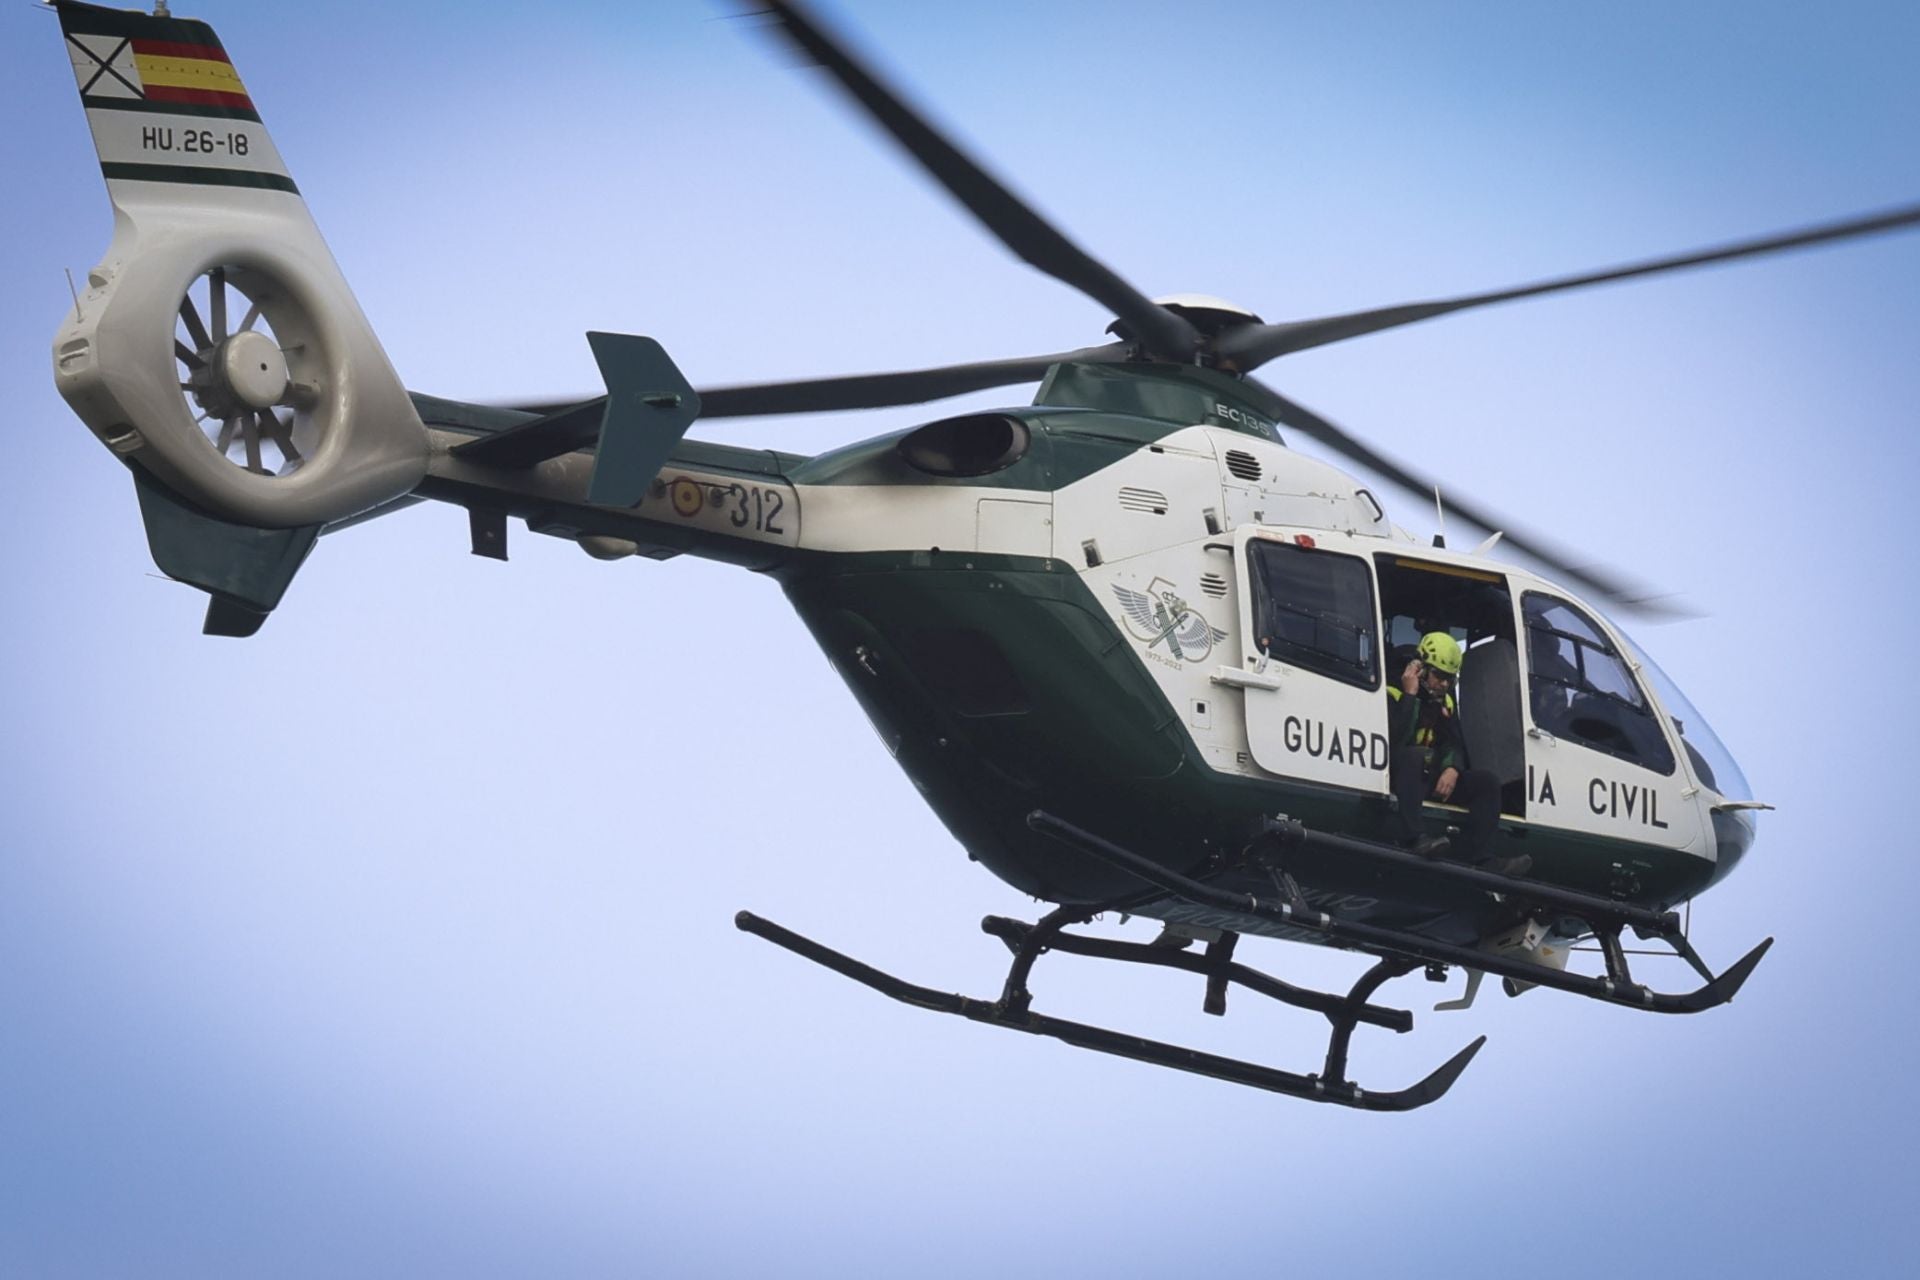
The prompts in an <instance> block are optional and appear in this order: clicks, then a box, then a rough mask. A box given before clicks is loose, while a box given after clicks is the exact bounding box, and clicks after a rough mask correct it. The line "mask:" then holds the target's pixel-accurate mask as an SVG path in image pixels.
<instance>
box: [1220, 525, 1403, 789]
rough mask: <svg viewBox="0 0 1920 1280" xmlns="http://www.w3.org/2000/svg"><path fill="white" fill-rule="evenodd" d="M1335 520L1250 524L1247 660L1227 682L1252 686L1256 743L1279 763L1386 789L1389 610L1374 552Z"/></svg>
mask: <svg viewBox="0 0 1920 1280" xmlns="http://www.w3.org/2000/svg"><path fill="white" fill-rule="evenodd" d="M1334 541H1338V542H1340V543H1345V542H1347V541H1349V540H1348V539H1347V538H1346V537H1344V536H1342V535H1338V534H1328V533H1327V531H1325V530H1292V529H1275V528H1272V527H1265V526H1252V525H1243V526H1241V527H1240V528H1239V529H1238V530H1236V531H1235V533H1234V558H1235V561H1236V563H1237V564H1238V565H1239V566H1241V569H1242V573H1241V576H1240V600H1239V604H1240V637H1241V648H1242V653H1241V657H1242V664H1241V666H1240V667H1239V668H1238V669H1235V668H1230V667H1229V668H1222V669H1221V670H1220V671H1219V672H1218V673H1217V674H1216V675H1215V677H1214V678H1215V680H1217V681H1218V682H1220V683H1223V684H1229V685H1237V686H1239V687H1241V688H1243V689H1245V690H1246V724H1247V749H1248V752H1249V753H1250V754H1251V755H1252V757H1253V761H1254V763H1255V764H1257V765H1259V766H1260V768H1262V769H1264V770H1265V771H1266V772H1268V773H1272V774H1278V775H1281V776H1283V777H1289V778H1300V779H1304V780H1306V781H1310V782H1317V783H1323V784H1327V785H1331V786H1337V787H1347V788H1352V789H1355V790H1361V791H1370V792H1375V793H1379V794H1383V795H1384V794H1385V793H1386V790H1387V759H1388V751H1387V735H1386V728H1387V711H1386V704H1385V702H1384V701H1383V699H1384V697H1385V694H1384V692H1383V691H1382V685H1381V662H1380V643H1379V640H1380V610H1379V605H1378V593H1377V592H1376V590H1375V587H1374V575H1373V566H1372V564H1371V563H1370V562H1369V560H1368V558H1367V557H1366V556H1364V555H1359V554H1355V553H1352V552H1349V551H1345V550H1336V549H1334V548H1332V547H1326V546H1321V545H1319V544H1320V543H1321V542H1334Z"/></svg>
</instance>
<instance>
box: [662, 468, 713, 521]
mask: <svg viewBox="0 0 1920 1280" xmlns="http://www.w3.org/2000/svg"><path fill="white" fill-rule="evenodd" d="M667 496H668V497H669V498H671V499H672V500H673V511H674V514H675V515H677V516H680V517H682V518H684V519H692V518H693V517H694V516H697V515H699V514H700V508H701V507H703V506H705V505H706V501H707V495H706V494H704V493H702V492H700V482H699V481H697V480H689V479H688V478H687V477H685V476H675V477H674V480H673V483H672V484H670V485H668V486H667Z"/></svg>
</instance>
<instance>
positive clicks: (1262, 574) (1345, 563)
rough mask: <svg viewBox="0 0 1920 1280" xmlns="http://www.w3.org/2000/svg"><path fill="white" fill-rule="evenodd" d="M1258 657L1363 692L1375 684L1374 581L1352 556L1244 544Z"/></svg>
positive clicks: (1363, 563) (1364, 564)
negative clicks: (1275, 659)
mask: <svg viewBox="0 0 1920 1280" xmlns="http://www.w3.org/2000/svg"><path fill="white" fill-rule="evenodd" d="M1247 556H1248V559H1250V560H1251V561H1252V566H1251V568H1252V576H1253V611H1254V618H1253V625H1254V634H1255V636H1256V637H1257V638H1258V642H1259V646H1260V652H1262V653H1264V654H1267V655H1268V656H1269V657H1273V658H1278V659H1279V660H1280V661H1282V662H1286V663H1291V664H1292V665H1294V666H1297V667H1304V668H1306V669H1307V670H1308V671H1316V672H1318V673H1320V674H1321V675H1323V676H1331V677H1333V678H1334V679H1335V680H1340V681H1344V682H1345V683H1347V684H1351V685H1358V686H1359V687H1360V688H1362V689H1372V688H1376V687H1378V685H1379V683H1380V661H1379V645H1378V644H1377V643H1376V639H1375V637H1376V635H1377V628H1378V624H1377V623H1376V622H1375V621H1374V608H1373V575H1372V574H1371V573H1369V572H1368V571H1367V562H1366V561H1364V560H1361V559H1358V558H1357V557H1354V556H1346V555H1340V554H1338V553H1335V552H1331V551H1318V550H1312V549H1309V548H1306V547H1296V546H1290V545H1288V544H1287V543H1284V542H1269V541H1266V540H1264V539H1257V538H1256V539H1254V540H1252V541H1250V542H1248V543H1247Z"/></svg>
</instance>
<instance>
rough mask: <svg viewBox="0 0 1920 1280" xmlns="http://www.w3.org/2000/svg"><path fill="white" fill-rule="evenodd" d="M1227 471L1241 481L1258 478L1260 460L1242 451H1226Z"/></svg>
mask: <svg viewBox="0 0 1920 1280" xmlns="http://www.w3.org/2000/svg"><path fill="white" fill-rule="evenodd" d="M1227 470H1229V471H1231V472H1233V474H1234V475H1235V476H1237V477H1238V478H1240V479H1242V480H1258V479H1259V478H1260V459H1258V458H1256V457H1254V456H1253V455H1252V454H1250V453H1248V452H1246V451H1245V450H1244V449H1229V450H1227Z"/></svg>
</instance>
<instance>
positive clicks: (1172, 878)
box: [1027, 810, 1773, 1013]
mask: <svg viewBox="0 0 1920 1280" xmlns="http://www.w3.org/2000/svg"><path fill="white" fill-rule="evenodd" d="M1027 825H1028V826H1030V827H1032V828H1033V829H1034V830H1035V831H1039V832H1042V833H1044V834H1047V835H1051V836H1054V837H1055V838H1057V839H1060V840H1063V841H1065V842H1066V843H1068V844H1070V845H1072V846H1073V847H1074V848H1076V849H1079V850H1080V851H1081V852H1082V853H1086V854H1088V855H1090V856H1092V857H1094V858H1097V859H1099V860H1100V861H1102V862H1105V863H1106V864H1107V865H1109V866H1112V867H1118V868H1119V869H1120V870H1122V871H1126V872H1129V873H1131V874H1132V875H1135V876H1137V877H1139V878H1140V879H1141V880H1144V881H1145V882H1146V883H1148V884H1150V885H1152V886H1153V887H1154V888H1156V889H1159V890H1161V891H1162V892H1164V893H1167V894H1170V895H1172V896H1173V897H1176V898H1183V899H1185V900H1187V901H1188V902H1193V903H1198V904H1202V905H1205V906H1213V907H1219V908H1221V909H1222V910H1226V911H1234V912H1240V913H1242V914H1245V915H1247V916H1250V917H1253V918H1255V919H1259V920H1269V921H1272V922H1274V923H1276V924H1283V925H1288V926H1291V927H1293V928H1296V929H1308V930H1312V931H1314V932H1316V933H1319V934H1321V935H1323V936H1325V937H1326V938H1327V939H1328V940H1329V941H1331V942H1334V943H1337V944H1339V945H1342V946H1346V947H1351V948H1354V949H1356V950H1360V951H1368V952H1371V953H1373V954H1374V955H1377V956H1381V957H1382V958H1385V957H1390V956H1397V957H1399V958H1401V959H1406V960H1415V961H1420V962H1423V963H1427V964H1457V965H1459V966H1461V967H1462V968H1466V969H1479V970H1482V971H1483V972H1486V973H1494V974H1498V975H1500V976H1501V977H1503V978H1512V979H1513V980H1514V981H1515V982H1524V983H1529V984H1532V985H1534V986H1541V987H1552V988H1554V989H1555V990H1557V991H1570V992H1572V993H1573V994H1575V995H1581V996H1587V997H1589V998H1591V999H1594V1000H1604V1001H1607V1002H1608V1003H1610V1004H1618V1005H1624V1006H1626V1007H1627V1008H1631V1009H1650V1010H1652V1011H1654V1012H1656V1013H1698V1012H1699V1011H1700V1010H1702V1009H1711V1008H1713V1007H1715V1006H1716V1005H1722V1004H1725V1003H1726V1002H1727V1001H1729V1000H1731V999H1733V997H1734V994H1735V993H1736V992H1738V991H1739V990H1740V986H1741V984H1742V983H1744V982H1745V981H1746V980H1747V975H1748V974H1750V973H1752V972H1753V968H1754V966H1755V965H1757V964H1759V963H1760V960H1761V958H1762V957H1763V956H1765V955H1766V954H1767V948H1768V947H1771V946H1772V945H1773V939H1772V938H1768V939H1766V940H1765V941H1764V942H1762V943H1761V944H1760V945H1759V946H1757V947H1755V948H1754V949H1753V950H1751V951H1749V952H1747V954H1746V955H1744V956H1742V957H1741V958H1740V959H1739V960H1737V961H1735V962H1734V964H1733V966H1732V967H1731V968H1729V969H1728V970H1727V971H1726V972H1725V973H1723V974H1721V975H1720V976H1719V977H1717V978H1713V979H1710V980H1709V981H1708V982H1707V983H1706V985H1704V986H1702V987H1700V988H1698V989H1697V990H1694V991H1690V992H1687V993H1686V994H1684V995H1666V994H1663V993H1660V992H1656V991H1650V990H1648V989H1647V988H1646V987H1643V986H1639V985H1636V984H1635V983H1633V982H1631V981H1619V980H1616V979H1614V978H1611V977H1607V978H1595V977H1589V976H1588V975H1586V974H1580V973H1567V972H1565V971H1564V970H1560V969H1550V968H1547V967H1546V966H1545V965H1536V964H1529V963H1527V962H1525V961H1519V960H1509V959H1507V958H1506V957H1504V956H1502V955H1500V954H1498V953H1497V952H1491V951H1479V950H1475V949H1474V948H1471V947H1462V946H1456V945H1454V944H1453V943H1450V942H1440V941H1437V940H1435V939H1432V938H1423V937H1421V936H1420V935H1418V934H1413V933H1406V932H1403V931H1402V930H1399V929H1387V928H1382V927H1380V926H1378V925H1370V924H1362V923H1360V922H1358V921H1354V920H1342V919H1339V918H1338V917H1336V916H1332V915H1329V914H1328V913H1326V912H1324V911H1314V910H1306V911H1301V910H1299V909H1297V908H1296V907H1295V906H1293V905H1292V904H1291V903H1285V902H1272V901H1269V900H1266V899H1262V898H1260V897H1258V896H1256V895H1254V894H1251V893H1230V892H1228V891H1226V890H1223V889H1216V888H1214V887H1213V886H1211V885H1207V884H1202V883H1201V882H1200V881H1198V880H1191V879H1188V878H1187V877H1186V876H1183V875H1181V874H1179V873H1178V872H1175V871H1169V870H1167V869H1166V868H1165V867H1162V866H1161V865H1159V864H1158V863H1156V862H1153V861H1151V860H1150V859H1147V858H1143V857H1141V856H1140V855H1139V854H1137V853H1134V852H1133V851H1131V850H1129V849H1123V848H1121V847H1120V846H1119V845H1117V844H1114V843H1112V842H1111V841H1109V840H1103V839H1101V838H1100V837H1099V836H1096V835H1094V834H1093V833H1092V832H1090V831H1085V830H1082V829H1081V828H1079V827H1076V826H1074V825H1073V824H1072V823H1070V822H1066V821H1063V820H1061V819H1059V818H1056V817H1054V816H1053V815H1052V814H1050V813H1047V812H1045V811H1044V810H1035V811H1034V812H1033V813H1031V814H1029V815H1027ZM1292 825H1293V826H1295V827H1297V826H1298V824H1297V823H1295V824H1292ZM1303 830H1304V829H1303ZM1315 834H1317V833H1315ZM1324 838H1325V839H1329V840H1333V839H1339V837H1324ZM1356 843H1358V842H1356ZM1422 865H1428V866H1431V865H1432V864H1422ZM1451 870H1454V871H1471V869H1470V868H1452V869H1451ZM1471 874H1473V875H1475V876H1487V877H1490V878H1491V879H1493V880H1494V881H1496V882H1498V885H1499V888H1500V890H1501V891H1502V892H1505V893H1520V894H1523V895H1530V894H1531V893H1532V891H1533V890H1534V889H1535V886H1533V885H1531V884H1529V883H1528V882H1526V881H1522V880H1515V879H1513V878H1511V877H1508V876H1496V875H1492V873H1490V872H1484V871H1482V872H1471ZM1563 892H1564V891H1563ZM1574 896H1579V897H1584V896H1585V895H1574ZM1592 901H1594V902H1601V901H1603V900H1602V899H1592Z"/></svg>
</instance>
